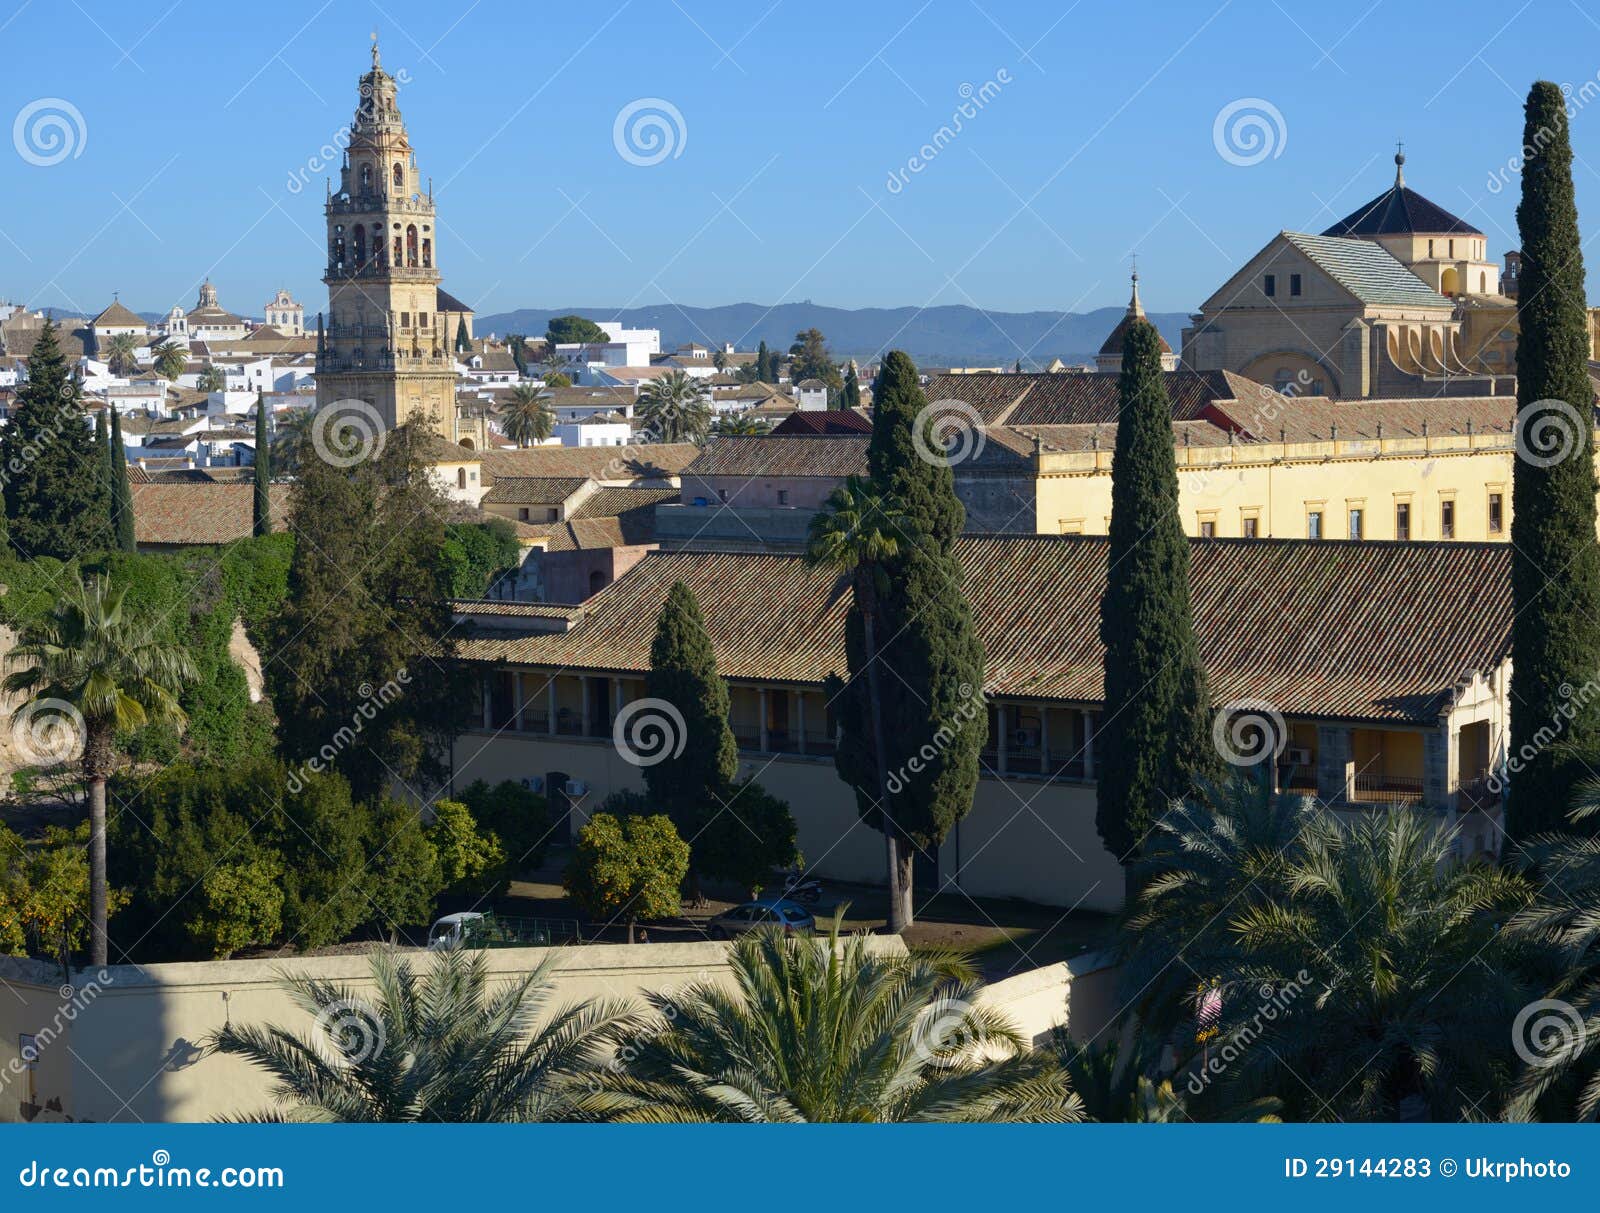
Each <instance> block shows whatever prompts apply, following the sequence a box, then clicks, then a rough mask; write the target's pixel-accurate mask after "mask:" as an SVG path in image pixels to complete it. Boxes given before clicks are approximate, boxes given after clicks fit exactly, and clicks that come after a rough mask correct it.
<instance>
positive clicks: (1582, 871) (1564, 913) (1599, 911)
mask: <svg viewBox="0 0 1600 1213" xmlns="http://www.w3.org/2000/svg"><path fill="white" fill-rule="evenodd" d="M1596 816H1600V779H1589V780H1585V781H1584V782H1583V783H1581V784H1579V785H1578V789H1577V793H1576V796H1575V798H1574V808H1573V810H1572V813H1571V819H1572V823H1573V825H1574V826H1578V827H1581V828H1584V829H1591V828H1592V827H1590V826H1587V825H1585V823H1587V822H1589V821H1591V820H1592V819H1593V818H1595V817H1596ZM1523 858H1524V859H1525V860H1526V861H1527V862H1528V863H1529V864H1530V865H1531V866H1532V867H1533V868H1534V870H1535V873H1536V875H1537V877H1538V878H1539V885H1540V894H1541V895H1540V899H1539V901H1538V902H1536V903H1535V904H1534V905H1532V906H1529V907H1528V908H1527V909H1525V910H1523V911H1522V912H1521V913H1519V914H1518V915H1517V916H1516V917H1515V918H1513V919H1512V920H1511V923H1510V925H1509V927H1508V928H1507V929H1508V931H1509V932H1510V933H1512V934H1513V935H1515V936H1516V937H1517V938H1519V939H1526V940H1529V941H1531V942H1532V943H1533V944H1534V945H1535V946H1541V947H1544V948H1546V949H1548V952H1549V954H1550V956H1551V958H1552V959H1553V961H1554V962H1555V965H1556V972H1557V975H1556V977H1555V979H1554V980H1553V981H1551V982H1549V983H1548V984H1549V986H1550V990H1549V996H1548V998H1546V999H1544V1000H1543V1003H1542V1006H1540V1008H1539V1010H1538V1011H1535V1012H1533V1014H1532V1015H1531V1016H1528V1017H1527V1018H1526V1019H1525V1020H1523V1022H1522V1027H1521V1029H1520V1030H1519V1031H1518V1032H1517V1035H1518V1037H1519V1039H1521V1040H1522V1041H1523V1047H1524V1049H1525V1050H1526V1051H1527V1054H1528V1055H1527V1057H1525V1058H1524V1061H1525V1062H1526V1068H1525V1069H1524V1070H1523V1072H1522V1074H1521V1075H1520V1076H1519V1077H1518V1079H1517V1083H1516V1086H1515V1088H1514V1089H1513V1091H1512V1095H1511V1099H1510V1101H1509V1112H1510V1114H1511V1116H1512V1118H1513V1119H1517V1120H1530V1119H1533V1118H1535V1117H1536V1116H1537V1115H1539V1114H1541V1113H1542V1114H1544V1115H1546V1116H1548V1117H1551V1118H1554V1119H1562V1120H1580V1121H1594V1120H1597V1119H1600V836H1596V835H1595V834H1593V833H1584V834H1550V835H1543V836H1541V837H1539V838H1535V839H1532V840H1531V841H1530V842H1529V843H1528V844H1527V846H1526V848H1525V851H1524V855H1523Z"/></svg>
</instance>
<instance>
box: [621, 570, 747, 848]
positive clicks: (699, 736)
mask: <svg viewBox="0 0 1600 1213" xmlns="http://www.w3.org/2000/svg"><path fill="white" fill-rule="evenodd" d="M645 695H646V696H647V697H648V698H650V699H659V700H663V701H664V702H666V703H668V704H670V705H672V707H673V708H674V709H675V710H676V711H677V712H678V713H679V714H680V715H681V716H682V717H683V732H682V735H681V736H669V737H667V738H666V739H665V740H666V743H667V744H666V752H667V754H668V757H666V758H664V759H662V760H661V761H659V762H657V763H655V764H654V765H652V766H646V767H645V768H644V781H645V785H646V786H647V787H648V788H649V789H650V795H651V797H652V798H653V799H654V800H655V801H656V802H657V803H658V804H659V806H660V807H661V808H662V809H665V810H666V811H667V812H668V813H669V814H671V815H672V817H673V819H674V820H675V821H679V822H680V825H682V826H687V827H688V828H689V829H690V830H691V831H692V830H693V829H694V824H695V822H696V821H697V820H698V819H699V815H700V814H701V813H703V812H705V811H707V809H708V808H711V809H713V810H714V808H715V806H714V805H713V804H711V803H710V802H711V800H712V797H714V796H724V797H725V796H726V794H727V789H728V788H729V787H730V786H731V785H732V784H733V778H734V775H735V774H737V773H738V769H739V753H738V748H737V746H736V745H735V744H734V740H733V730H732V729H731V728H730V727H729V726H728V685H727V683H725V682H723V680H722V676H721V675H720V674H718V673H717V655H716V653H715V651H714V650H713V649H712V647H711V638H710V636H708V635H707V634H706V625H705V619H704V617H703V616H702V615H701V614H700V603H699V602H698V601H696V599H695V596H694V593H693V591H691V590H690V589H689V587H688V586H686V585H684V584H683V582H681V581H680V582H678V584H677V585H675V586H673V587H672V590H671V592H670V593H669V594H668V595H667V600H666V602H664V603H663V604H662V606H661V611H660V613H659V614H658V615H657V616H656V634H655V639H654V640H653V641H651V643H650V672H649V673H648V674H647V675H646V676H645ZM659 718H660V717H659V715H658V716H657V719H659ZM676 729H677V726H676V722H671V723H670V725H669V727H668V731H669V732H674V733H675V732H676ZM639 740H640V742H641V743H642V744H643V745H652V746H653V739H652V738H650V737H645V736H641V737H640V739H639ZM674 751H677V753H676V754H675V755H674ZM651 752H652V753H654V751H653V749H652V751H651ZM686 837H687V835H686Z"/></svg>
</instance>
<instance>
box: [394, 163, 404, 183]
mask: <svg viewBox="0 0 1600 1213" xmlns="http://www.w3.org/2000/svg"><path fill="white" fill-rule="evenodd" d="M405 183H406V173H405V169H403V168H401V167H400V162H399V161H398V160H396V161H395V162H394V188H395V189H400V188H401V187H402V186H404V185H405Z"/></svg>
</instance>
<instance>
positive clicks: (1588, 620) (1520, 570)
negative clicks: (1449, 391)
mask: <svg viewBox="0 0 1600 1213" xmlns="http://www.w3.org/2000/svg"><path fill="white" fill-rule="evenodd" d="M1525 116H1526V124H1525V127H1524V132H1523V157H1524V164H1523V169H1522V200H1521V202H1520V204H1519V205H1518V206H1517V227H1518V229H1519V231H1520V233H1521V237H1522V276H1521V281H1520V285H1519V287H1518V291H1517V320H1518V324H1519V327H1520V334H1519V337H1518V340H1517V459H1516V463H1515V465H1514V469H1513V472H1512V523H1511V530H1512V534H1511V584H1512V601H1513V604H1514V607H1515V614H1514V616H1513V619H1512V624H1511V656H1512V666H1513V669H1514V670H1515V676H1514V677H1515V685H1514V688H1513V694H1512V696H1511V751H1512V753H1513V754H1515V755H1517V756H1518V757H1519V759H1520V760H1521V761H1522V762H1523V763H1524V764H1525V765H1524V766H1522V767H1521V769H1519V770H1518V771H1517V772H1516V773H1515V775H1514V776H1513V777H1512V778H1511V779H1510V781H1509V782H1510V800H1509V803H1508V806H1507V824H1508V827H1509V830H1510V833H1511V835H1512V837H1514V838H1517V839H1519V840H1520V839H1526V838H1528V837H1530V836H1532V835H1534V834H1537V833H1539V832H1541V831H1543V830H1547V829H1553V828H1556V827H1559V826H1562V825H1564V824H1565V823H1566V814H1567V810H1568V808H1569V806H1570V802H1571V797H1572V789H1573V785H1574V783H1575V782H1576V781H1577V780H1578V779H1579V778H1581V777H1583V776H1586V775H1588V774H1590V773H1591V772H1590V771H1589V769H1588V768H1589V765H1590V762H1592V760H1593V758H1594V756H1595V752H1596V749H1597V746H1596V742H1597V740H1600V713H1597V711H1596V707H1595V706H1594V705H1584V704H1581V703H1579V702H1577V701H1574V700H1573V699H1572V698H1571V688H1573V687H1580V686H1583V685H1584V684H1585V683H1587V682H1589V681H1590V680H1591V679H1593V678H1594V677H1595V675H1596V672H1597V671H1600V546H1597V544H1596V542H1595V466H1594V449H1593V415H1594V414H1593V407H1594V391H1593V388H1592V386H1591V384H1590V381H1589V376H1588V373H1587V365H1588V364H1587V359H1588V347H1589V342H1588V328H1587V316H1586V314H1585V296H1584V281H1583V253H1582V249H1583V245H1582V241H1581V239H1580V237H1579V233H1578V211H1577V206H1576V204H1575V202H1574V201H1573V193H1572V143H1571V138H1570V133H1569V131H1568V123H1567V111H1566V101H1565V99H1564V98H1563V97H1562V95H1561V90H1560V88H1559V87H1558V86H1556V85H1554V84H1551V83H1549V82H1547V81H1540V82H1538V83H1536V84H1535V85H1534V86H1533V88H1532V90H1531V91H1530V92H1529V93H1528V102H1527V106H1526V109H1525ZM1564 686H1565V687H1566V688H1567V693H1566V694H1563V693H1562V688H1563V687H1564ZM1546 730H1549V731H1550V732H1546ZM1551 733H1553V734H1554V735H1555V736H1556V737H1557V738H1558V740H1557V741H1556V742H1555V743H1554V744H1549V745H1546V744H1543V743H1542V742H1541V741H1539V740H1538V738H1540V737H1541V736H1544V737H1548V736H1550V735H1551Z"/></svg>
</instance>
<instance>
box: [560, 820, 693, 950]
mask: <svg viewBox="0 0 1600 1213" xmlns="http://www.w3.org/2000/svg"><path fill="white" fill-rule="evenodd" d="M688 871H689V844H688V843H686V842H684V841H683V839H682V838H680V837H678V831H677V829H676V827H674V826H673V824H672V819H671V818H670V817H667V816H666V815H665V814H663V813H657V814H655V815H654V816H650V817H613V816H612V815H611V814H610V813H596V814H595V815H594V816H593V817H591V818H590V819H589V822H588V824H587V825H585V826H584V827H583V829H582V830H580V831H578V846H577V852H576V854H574V855H573V858H572V863H571V865H570V866H569V867H568V868H567V874H566V878H565V884H566V889H567V892H568V894H569V895H570V896H571V897H572V899H573V900H574V901H576V902H577V903H578V905H579V906H580V907H582V909H583V911H584V913H585V914H587V915H588V916H589V918H590V919H591V920H593V921H595V922H611V921H615V920H617V919H621V920H623V921H624V922H626V923H627V924H628V938H629V940H632V938H633V924H634V923H635V922H637V921H638V920H640V919H651V918H668V917H671V916H673V915H676V914H678V913H680V912H681V910H682V904H681V901H680V898H679V890H680V889H681V888H682V886H683V878H684V877H685V876H686V875H687V874H688Z"/></svg>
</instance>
